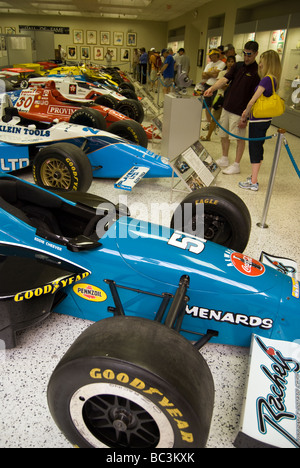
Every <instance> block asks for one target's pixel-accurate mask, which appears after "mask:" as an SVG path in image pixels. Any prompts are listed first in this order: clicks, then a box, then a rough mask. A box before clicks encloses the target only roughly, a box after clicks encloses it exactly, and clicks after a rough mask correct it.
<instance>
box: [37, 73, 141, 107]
mask: <svg viewBox="0 0 300 468" xmlns="http://www.w3.org/2000/svg"><path fill="white" fill-rule="evenodd" d="M51 80H52V81H54V83H55V87H56V89H57V90H58V91H59V92H60V93H61V94H62V95H63V96H64V97H65V98H66V99H68V100H70V101H85V102H87V101H92V100H93V101H95V103H96V104H99V105H101V106H106V107H111V108H112V109H117V107H118V104H119V103H120V101H125V100H126V99H127V98H128V99H135V100H138V98H137V95H136V94H135V92H134V91H133V90H131V89H128V90H127V91H128V92H126V91H125V94H124V93H123V92H122V93H120V92H118V91H115V90H113V89H109V88H108V87H107V86H105V85H101V84H95V83H90V82H88V81H83V80H80V79H79V77H75V76H73V75H71V76H69V75H68V76H61V75H51V76H42V77H37V78H30V79H29V81H28V86H31V87H33V86H44V85H45V83H47V82H48V81H51Z"/></svg>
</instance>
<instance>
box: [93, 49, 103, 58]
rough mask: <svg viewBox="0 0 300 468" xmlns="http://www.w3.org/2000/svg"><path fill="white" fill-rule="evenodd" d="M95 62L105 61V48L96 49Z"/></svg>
mask: <svg viewBox="0 0 300 468" xmlns="http://www.w3.org/2000/svg"><path fill="white" fill-rule="evenodd" d="M94 60H104V49H103V47H98V46H97V47H94Z"/></svg>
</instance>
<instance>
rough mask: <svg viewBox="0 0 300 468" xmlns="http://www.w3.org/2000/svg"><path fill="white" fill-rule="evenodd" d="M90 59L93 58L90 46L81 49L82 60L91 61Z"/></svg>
mask: <svg viewBox="0 0 300 468" xmlns="http://www.w3.org/2000/svg"><path fill="white" fill-rule="evenodd" d="M90 58H91V48H90V47H89V46H83V47H80V59H81V60H90Z"/></svg>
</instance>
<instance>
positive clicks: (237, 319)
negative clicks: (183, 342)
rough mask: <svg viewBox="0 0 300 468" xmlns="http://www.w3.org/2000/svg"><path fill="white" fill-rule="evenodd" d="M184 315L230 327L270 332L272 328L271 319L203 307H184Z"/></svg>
mask: <svg viewBox="0 0 300 468" xmlns="http://www.w3.org/2000/svg"><path fill="white" fill-rule="evenodd" d="M185 313H186V314H187V315H191V316H192V317H195V318H199V319H202V320H209V321H213V322H220V323H228V324H230V325H243V326H244V327H248V328H261V329H262V330H270V329H271V328H272V327H273V320H272V319H271V318H262V317H257V316H255V315H246V314H239V313H233V312H224V311H222V310H214V309H206V308H205V307H198V306H191V307H189V306H188V305H187V306H186V309H185Z"/></svg>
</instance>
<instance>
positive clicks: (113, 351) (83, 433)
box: [48, 316, 214, 449]
mask: <svg viewBox="0 0 300 468" xmlns="http://www.w3.org/2000/svg"><path fill="white" fill-rule="evenodd" d="M213 404H214V383H213V378H212V375H211V372H210V370H209V368H208V365H207V363H206V361H205V360H204V358H203V357H202V356H201V354H200V353H199V352H198V351H197V350H196V349H195V348H194V347H193V346H192V344H191V343H190V342H188V341H187V340H186V339H185V338H184V337H183V336H181V335H180V334H179V333H177V332H176V331H174V330H172V329H170V328H168V327H166V326H165V325H163V324H161V323H159V322H154V321H150V320H147V319H144V318H139V317H124V316H119V317H112V318H108V319H104V320H100V321H99V322H96V323H94V324H93V325H91V326H90V327H89V328H88V329H87V330H86V331H85V332H83V333H82V334H81V335H80V336H79V338H78V339H77V340H76V341H75V342H74V343H73V345H72V346H71V348H70V349H69V351H67V353H66V354H65V356H64V357H63V358H62V360H61V362H60V363H59V364H58V366H57V367H56V369H55V370H54V373H53V374H52V376H51V379H50V382H49V385H48V405H49V409H50V412H51V414H52V417H53V418H54V420H55V422H56V424H57V425H58V427H59V428H60V430H61V431H62V432H63V434H64V435H65V437H66V438H67V439H68V440H69V441H70V442H71V444H73V445H74V446H77V447H81V448H115V449H119V448H120V449H122V448H123V449H124V448H125V449H126V448H128V449H155V448H195V447H197V448H200V447H205V445H206V443H207V438H208V434H209V429H210V424H211V418H212V411H213Z"/></svg>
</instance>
